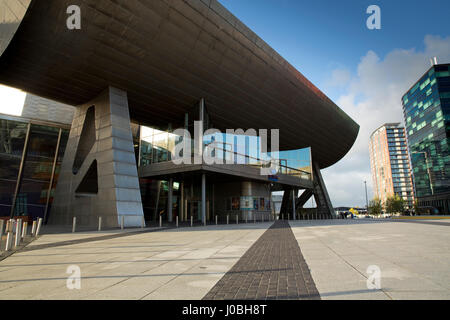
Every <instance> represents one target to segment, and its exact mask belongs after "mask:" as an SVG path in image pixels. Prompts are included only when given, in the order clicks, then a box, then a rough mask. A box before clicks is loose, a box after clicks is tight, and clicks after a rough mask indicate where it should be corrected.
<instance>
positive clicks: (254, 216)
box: [253, 213, 256, 223]
mask: <svg viewBox="0 0 450 320" xmlns="http://www.w3.org/2000/svg"><path fill="white" fill-rule="evenodd" d="M253 223H256V214H255V213H253Z"/></svg>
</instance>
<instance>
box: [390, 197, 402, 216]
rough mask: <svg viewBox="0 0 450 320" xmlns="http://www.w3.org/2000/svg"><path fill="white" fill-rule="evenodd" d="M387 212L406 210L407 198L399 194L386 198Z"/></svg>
mask: <svg viewBox="0 0 450 320" xmlns="http://www.w3.org/2000/svg"><path fill="white" fill-rule="evenodd" d="M386 212H387V213H391V214H393V213H401V214H403V213H404V212H405V200H403V198H402V197H400V196H399V195H397V194H394V195H393V196H392V197H389V198H387V200H386Z"/></svg>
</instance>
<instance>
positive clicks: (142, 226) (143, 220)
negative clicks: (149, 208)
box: [141, 216, 145, 229]
mask: <svg viewBox="0 0 450 320" xmlns="http://www.w3.org/2000/svg"><path fill="white" fill-rule="evenodd" d="M141 228H142V229H144V228H145V217H144V216H142V225H141Z"/></svg>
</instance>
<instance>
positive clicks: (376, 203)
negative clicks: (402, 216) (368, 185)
mask: <svg viewBox="0 0 450 320" xmlns="http://www.w3.org/2000/svg"><path fill="white" fill-rule="evenodd" d="M368 209H369V214H372V215H374V216H379V215H380V214H382V213H383V207H382V205H381V200H380V199H378V198H374V199H373V200H370V202H369V208H368Z"/></svg>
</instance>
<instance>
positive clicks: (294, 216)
mask: <svg viewBox="0 0 450 320" xmlns="http://www.w3.org/2000/svg"><path fill="white" fill-rule="evenodd" d="M292 216H293V219H292V220H297V217H296V212H295V189H292Z"/></svg>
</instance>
